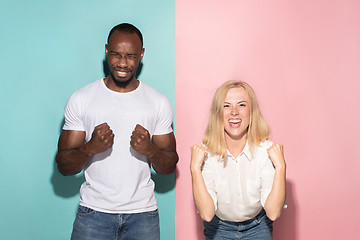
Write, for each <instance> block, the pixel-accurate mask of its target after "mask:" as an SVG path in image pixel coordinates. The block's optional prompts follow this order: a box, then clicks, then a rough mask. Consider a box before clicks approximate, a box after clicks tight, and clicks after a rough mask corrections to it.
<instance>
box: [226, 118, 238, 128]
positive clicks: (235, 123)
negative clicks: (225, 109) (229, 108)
mask: <svg viewBox="0 0 360 240" xmlns="http://www.w3.org/2000/svg"><path fill="white" fill-rule="evenodd" d="M228 122H229V124H230V127H239V126H240V123H241V119H229V121H228Z"/></svg>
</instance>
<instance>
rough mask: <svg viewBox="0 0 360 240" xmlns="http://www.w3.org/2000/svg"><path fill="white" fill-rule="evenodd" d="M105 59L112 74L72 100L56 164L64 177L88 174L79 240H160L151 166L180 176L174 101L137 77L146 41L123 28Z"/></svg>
mask: <svg viewBox="0 0 360 240" xmlns="http://www.w3.org/2000/svg"><path fill="white" fill-rule="evenodd" d="M105 54H106V58H107V62H108V66H109V71H110V74H109V75H108V76H107V77H105V78H104V79H100V80H98V81H95V82H93V83H91V84H89V85H87V86H85V87H83V88H82V89H80V90H79V91H77V92H75V93H74V94H73V95H72V96H71V97H70V99H69V101H68V103H67V104H66V108H65V124H64V127H63V131H62V133H61V135H60V139H59V144H58V153H57V156H56V162H57V166H58V169H59V171H60V173H61V174H63V175H73V174H77V173H79V172H81V171H82V170H83V169H84V173H85V179H86V181H85V183H83V185H82V186H81V189H80V195H81V198H80V206H79V209H78V212H77V216H76V218H75V221H74V226H73V232H72V236H71V239H76V240H78V239H86V240H89V239H94V240H95V239H96V240H102V239H106V240H108V239H159V238H160V230H159V216H158V211H157V205H156V199H155V195H154V182H153V181H152V180H151V179H150V176H151V171H150V167H151V165H152V166H153V168H154V170H155V171H156V172H157V173H161V174H170V173H172V172H174V170H175V167H176V163H177V162H178V155H177V153H176V143H175V137H174V134H173V131H172V128H171V124H172V109H171V105H170V103H169V101H168V100H167V98H166V97H165V96H163V95H161V94H160V93H159V92H157V91H156V90H155V89H153V88H151V87H149V86H148V85H146V84H145V83H143V82H141V81H139V80H138V79H136V76H135V74H136V71H137V69H138V66H139V63H140V61H141V59H142V58H143V56H144V48H143V38H142V35H141V33H140V31H139V30H138V29H137V28H136V27H134V26H133V25H131V24H126V23H125V24H120V25H117V26H115V27H114V28H113V29H112V30H111V31H110V33H109V37H108V43H107V44H106V45H105Z"/></svg>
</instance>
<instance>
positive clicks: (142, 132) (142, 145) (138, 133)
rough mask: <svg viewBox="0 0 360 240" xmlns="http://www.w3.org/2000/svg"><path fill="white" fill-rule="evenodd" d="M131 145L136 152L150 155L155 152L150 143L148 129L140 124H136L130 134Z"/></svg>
mask: <svg viewBox="0 0 360 240" xmlns="http://www.w3.org/2000/svg"><path fill="white" fill-rule="evenodd" d="M130 145H131V147H132V148H133V149H134V150H136V151H137V152H138V153H140V154H142V155H145V156H148V157H152V156H153V155H154V154H155V152H156V149H155V146H154V144H152V143H151V140H150V134H149V131H148V130H146V129H145V128H144V127H143V126H141V125H140V124H137V125H136V127H135V129H134V131H133V132H132V135H131V140H130Z"/></svg>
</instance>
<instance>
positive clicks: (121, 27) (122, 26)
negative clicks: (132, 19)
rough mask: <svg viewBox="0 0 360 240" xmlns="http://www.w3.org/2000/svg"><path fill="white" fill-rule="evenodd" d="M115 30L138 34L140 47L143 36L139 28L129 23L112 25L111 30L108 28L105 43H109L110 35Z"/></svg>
mask: <svg viewBox="0 0 360 240" xmlns="http://www.w3.org/2000/svg"><path fill="white" fill-rule="evenodd" d="M116 31H119V32H125V33H136V35H138V37H139V38H140V41H141V48H142V46H143V37H142V34H141V32H140V30H139V29H137V28H136V27H135V26H134V25H132V24H130V23H121V24H119V25H116V26H115V27H113V28H112V29H111V30H110V33H109V36H108V39H107V43H108V44H109V39H110V36H111V35H112V34H113V33H114V32H116Z"/></svg>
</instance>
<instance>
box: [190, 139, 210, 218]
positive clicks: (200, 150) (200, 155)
mask: <svg viewBox="0 0 360 240" xmlns="http://www.w3.org/2000/svg"><path fill="white" fill-rule="evenodd" d="M206 155H207V150H206V148H205V147H204V146H202V145H200V144H199V145H193V146H192V147H191V163H190V170H191V178H192V188H193V196H194V201H195V206H196V208H197V209H198V211H199V213H200V217H201V218H202V219H203V220H204V221H207V222H210V221H211V220H212V219H213V218H214V216H215V206H214V201H213V199H212V197H211V196H210V194H209V192H208V190H207V188H206V185H205V182H204V178H203V176H202V173H201V166H202V164H203V162H204V158H205V156H206Z"/></svg>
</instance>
